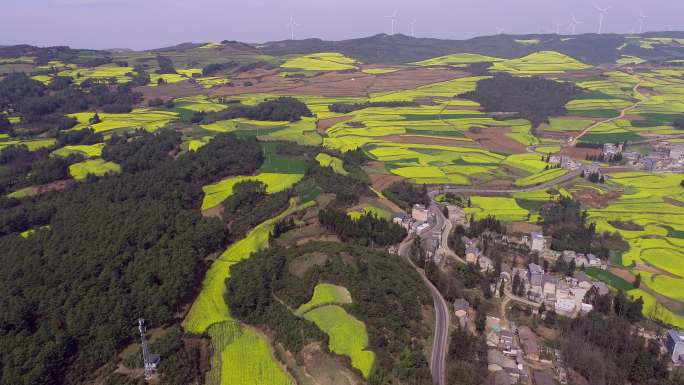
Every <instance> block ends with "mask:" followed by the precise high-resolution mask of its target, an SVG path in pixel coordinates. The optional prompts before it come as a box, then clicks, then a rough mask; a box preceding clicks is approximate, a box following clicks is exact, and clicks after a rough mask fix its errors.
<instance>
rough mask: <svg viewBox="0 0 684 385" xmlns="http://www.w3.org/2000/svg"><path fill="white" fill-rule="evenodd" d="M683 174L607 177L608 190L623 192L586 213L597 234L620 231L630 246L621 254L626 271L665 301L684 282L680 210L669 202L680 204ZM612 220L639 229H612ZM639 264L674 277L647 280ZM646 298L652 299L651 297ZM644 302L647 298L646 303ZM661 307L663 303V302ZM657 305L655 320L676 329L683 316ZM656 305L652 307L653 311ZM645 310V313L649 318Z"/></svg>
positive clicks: (682, 216)
mask: <svg viewBox="0 0 684 385" xmlns="http://www.w3.org/2000/svg"><path fill="white" fill-rule="evenodd" d="M681 180H682V176H681V175H677V174H649V173H642V172H629V173H620V174H614V175H611V177H610V178H609V181H608V187H610V188H613V189H614V188H621V189H624V193H623V194H622V195H621V196H620V197H619V198H618V199H617V200H615V201H613V202H611V203H610V204H609V205H608V206H607V207H605V208H601V209H590V210H589V218H590V220H592V221H593V222H595V223H596V228H597V230H598V231H611V232H613V231H618V232H619V233H620V234H621V235H622V236H623V238H624V239H625V240H626V241H627V242H628V243H629V250H628V251H627V252H626V253H624V254H623V255H622V265H624V266H626V267H630V268H631V269H632V272H633V273H634V274H636V273H641V274H642V277H643V278H644V279H643V283H642V284H643V285H646V286H648V287H649V288H650V289H651V290H653V291H654V292H656V293H658V294H661V295H663V296H665V297H669V298H673V299H675V300H680V299H679V298H680V296H679V295H677V294H676V293H677V292H678V288H679V287H681V286H682V282H684V280H683V279H682V278H679V277H684V253H683V252H682V251H681V250H682V248H683V247H684V239H682V238H681V237H680V236H679V234H680V232H681V231H684V207H682V206H680V205H678V204H672V203H671V202H672V201H675V202H680V201H681V198H680V197H681V194H682V187H681V186H680V182H681ZM611 221H631V222H634V223H635V224H638V225H640V226H642V227H643V230H635V231H628V230H622V229H618V228H615V227H613V226H612V225H611V224H610V223H609V222H611ZM639 264H646V265H650V266H653V267H655V268H657V269H661V270H663V271H664V272H667V273H669V274H670V275H672V276H668V275H665V274H661V275H657V276H656V277H655V278H653V279H650V278H651V276H650V275H649V272H648V271H641V270H639V267H638V266H639ZM648 298H649V299H652V300H653V301H655V298H653V297H652V296H651V295H648ZM645 301H646V299H645ZM661 305H662V304H661ZM661 305H659V306H658V308H659V311H658V312H655V313H654V314H657V315H658V317H660V318H658V319H660V320H662V321H665V322H670V323H673V324H675V325H684V317H682V316H679V315H677V314H675V313H673V312H672V311H671V309H667V308H666V307H665V306H664V305H662V306H661ZM654 307H655V305H653V306H651V307H650V308H651V310H652V308H654ZM649 311H650V310H648V309H644V314H645V315H647V316H650V314H649Z"/></svg>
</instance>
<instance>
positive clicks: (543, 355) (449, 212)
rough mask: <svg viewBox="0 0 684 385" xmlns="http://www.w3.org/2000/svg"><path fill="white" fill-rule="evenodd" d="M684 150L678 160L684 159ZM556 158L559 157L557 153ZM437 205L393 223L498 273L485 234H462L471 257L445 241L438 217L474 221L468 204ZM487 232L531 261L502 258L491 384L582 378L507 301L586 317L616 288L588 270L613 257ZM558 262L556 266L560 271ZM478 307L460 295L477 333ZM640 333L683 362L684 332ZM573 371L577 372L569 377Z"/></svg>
mask: <svg viewBox="0 0 684 385" xmlns="http://www.w3.org/2000/svg"><path fill="white" fill-rule="evenodd" d="M604 150H608V151H609V153H610V152H611V151H616V152H614V154H621V150H622V146H619V145H618V146H614V148H613V147H611V146H606V147H605V148H604ZM671 151H672V152H671V153H673V152H675V151H681V156H684V145H683V146H682V149H681V150H680V149H679V146H675V147H673V149H672V150H671ZM675 155H676V153H675ZM612 156H615V155H612ZM630 156H631V155H630ZM681 156H680V157H679V158H678V159H679V160H678V161H676V162H675V163H677V164H681V163H684V161H683V160H681ZM551 158H552V159H551V161H552V162H553V160H554V159H553V157H551ZM647 158H648V159H651V158H650V157H647ZM594 164H596V163H594ZM661 164H663V163H661ZM668 164H672V163H668ZM438 207H439V209H440V210H439V213H437V212H436V211H435V210H431V209H430V208H428V207H426V206H424V205H420V204H416V205H414V206H413V207H412V210H411V215H407V214H405V213H399V214H397V215H395V216H394V218H393V222H394V223H396V224H399V225H401V226H403V227H404V228H406V229H407V230H408V231H409V233H410V234H414V235H415V236H420V238H421V239H422V241H421V243H422V247H423V249H424V250H425V252H426V255H427V256H428V257H430V258H432V260H433V261H434V263H435V264H436V265H438V266H440V265H444V264H446V263H448V262H449V261H450V260H451V262H454V261H455V262H457V263H466V264H468V265H471V266H474V267H475V268H476V269H478V270H479V271H480V272H481V273H483V274H492V273H493V272H494V271H495V262H494V261H493V260H492V258H490V257H488V256H486V255H485V254H484V253H483V252H482V250H481V248H482V247H481V246H482V240H483V237H482V236H481V237H480V238H469V237H466V236H463V237H462V241H463V243H464V244H465V251H464V253H463V254H464V255H457V254H455V253H453V251H451V250H445V249H444V248H443V247H442V246H443V245H444V239H443V237H445V236H448V235H445V234H444V233H443V231H442V230H444V228H445V226H444V225H440V224H439V222H440V218H439V216H440V215H441V216H443V217H444V218H442V219H443V220H445V221H447V222H449V223H451V224H452V225H453V226H459V225H460V226H467V223H468V221H467V215H466V214H465V212H464V209H463V208H462V207H459V206H457V205H453V204H445V205H440V206H438ZM433 209H434V208H433ZM486 235H487V237H491V236H492V235H494V236H495V237H496V241H498V242H500V243H502V244H504V245H506V246H508V247H509V248H510V249H516V250H524V251H525V252H526V253H527V254H528V258H527V259H528V260H529V261H530V262H529V263H527V264H526V265H525V266H516V267H513V266H511V263H506V262H504V263H501V264H500V266H499V269H498V270H500V272H499V273H498V279H497V281H496V284H494V285H492V288H491V292H492V293H494V297H495V298H497V299H498V300H499V301H500V303H502V307H501V309H503V311H502V313H503V314H497V315H492V314H487V315H486V321H485V325H484V335H485V336H486V343H487V368H488V371H489V372H490V374H491V376H490V377H491V379H492V381H493V382H492V383H493V384H494V385H512V384H530V385H553V384H568V383H577V382H576V381H577V379H576V376H569V370H568V368H567V367H566V365H565V363H564V359H563V355H562V352H561V351H560V350H559V349H558V348H555V347H552V346H549V345H548V344H546V343H544V338H543V336H540V335H538V334H537V333H535V331H533V330H532V328H530V327H529V326H526V325H517V324H516V322H515V321H513V320H510V319H508V317H507V314H506V310H505V305H506V304H509V303H512V304H514V305H513V306H514V307H515V308H516V309H524V311H525V312H527V313H528V314H530V315H531V316H533V317H539V318H540V319H542V320H543V319H544V318H546V317H557V316H562V317H567V318H575V317H578V316H582V315H587V314H588V313H589V312H591V311H592V310H593V305H592V304H591V296H590V295H587V294H588V293H590V292H591V293H590V294H592V295H599V296H604V295H607V294H609V293H610V291H611V289H610V288H609V286H608V285H607V284H606V283H604V282H602V281H600V280H597V279H594V278H592V277H590V276H589V275H588V274H587V273H586V272H585V271H586V269H592V270H596V269H598V270H607V269H608V267H609V266H608V262H607V261H606V260H604V259H601V258H599V257H597V256H596V255H594V254H591V253H581V252H577V251H575V250H563V251H556V250H552V249H551V248H550V247H549V241H548V239H547V237H545V236H544V234H542V233H541V232H530V233H528V234H505V235H501V234H486ZM552 266H555V267H556V268H555V269H553V268H551V267H552ZM558 266H563V268H562V271H558V270H557V268H558ZM476 313H477V312H476V310H475V309H474V308H473V306H472V305H471V304H470V303H469V302H468V300H466V299H465V298H456V299H454V300H453V315H454V317H452V318H453V319H454V320H453V324H454V325H455V324H458V325H459V326H460V327H462V328H464V329H465V330H467V331H468V332H469V333H471V334H473V335H474V334H476V333H477V332H476V327H475V322H474V320H475V319H476V317H477V314H476ZM452 326H453V325H452ZM641 333H642V334H643V335H644V336H645V337H646V338H647V339H654V340H657V341H659V343H660V346H661V351H662V352H663V353H665V352H666V353H667V354H668V356H669V357H671V361H672V362H671V365H672V366H679V365H684V332H682V331H678V330H667V331H665V332H664V333H663V334H661V335H655V334H653V333H649V332H645V331H643V330H642V331H641ZM570 372H571V371H570ZM570 377H572V378H571V379H570V380H569V378H570ZM580 383H581V382H580Z"/></svg>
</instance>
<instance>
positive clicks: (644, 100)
mask: <svg viewBox="0 0 684 385" xmlns="http://www.w3.org/2000/svg"><path fill="white" fill-rule="evenodd" d="M629 72H630V74H631V75H632V76H634V77H635V78H636V79H637V83H636V84H635V85H634V88H632V92H634V93H635V94H637V95H639V96H641V97H643V99H640V100H639V101H637V102H635V103H634V104H632V105H631V106H629V107H626V108H623V109H622V110H621V111H620V115H618V116H614V117H612V118H609V119H605V120H601V121H600V122H596V123H594V124H592V125H591V126H589V127H587V128H585V129H584V130H582V132H580V133H579V135H577V136H576V137H574V138H573V139H572V141H571V142H569V143H568V145H570V146H574V145H575V144H576V143H577V141H578V140H579V139H580V138H582V137H583V136H584V135H586V134H588V133H589V131H591V130H592V129H594V128H596V127H598V126H600V125H603V124H606V123H610V122H614V121H616V120H619V119H623V118H624V117H625V116H627V113H628V112H629V111H632V110H634V109H636V108H637V107H639V106H640V105H642V104H644V103H646V102H648V101H649V100H650V99H651V98H650V97H648V96H644V95H643V94H642V93H641V92H639V87H641V83H643V80H641V78H639V77H638V76H636V75H634V74H633V73H632V72H631V71H629Z"/></svg>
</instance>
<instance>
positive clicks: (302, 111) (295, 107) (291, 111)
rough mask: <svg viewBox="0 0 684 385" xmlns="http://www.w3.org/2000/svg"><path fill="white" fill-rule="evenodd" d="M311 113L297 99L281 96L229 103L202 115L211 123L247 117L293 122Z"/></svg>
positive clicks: (206, 121)
mask: <svg viewBox="0 0 684 385" xmlns="http://www.w3.org/2000/svg"><path fill="white" fill-rule="evenodd" d="M312 116H313V113H312V112H311V110H309V107H307V106H306V104H304V103H303V102H301V101H300V100H299V99H296V98H292V97H289V96H282V97H279V98H276V99H271V100H266V101H263V102H261V103H259V104H257V105H255V106H247V105H244V104H235V105H231V106H230V107H229V108H228V109H226V110H223V111H218V112H211V113H208V114H206V115H205V116H203V117H202V119H203V122H204V123H213V122H217V121H219V120H226V119H236V118H247V119H252V120H267V121H275V122H283V121H287V122H295V121H298V120H301V119H302V117H312Z"/></svg>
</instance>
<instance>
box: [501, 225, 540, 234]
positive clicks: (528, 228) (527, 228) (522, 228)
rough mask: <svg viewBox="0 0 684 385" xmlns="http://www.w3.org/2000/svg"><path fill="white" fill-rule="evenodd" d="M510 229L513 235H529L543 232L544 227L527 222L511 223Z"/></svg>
mask: <svg viewBox="0 0 684 385" xmlns="http://www.w3.org/2000/svg"><path fill="white" fill-rule="evenodd" d="M508 229H509V231H510V232H512V233H520V234H529V233H533V232H539V233H540V232H541V231H542V227H541V226H539V225H536V224H534V223H527V222H511V223H510V224H509V225H508Z"/></svg>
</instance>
